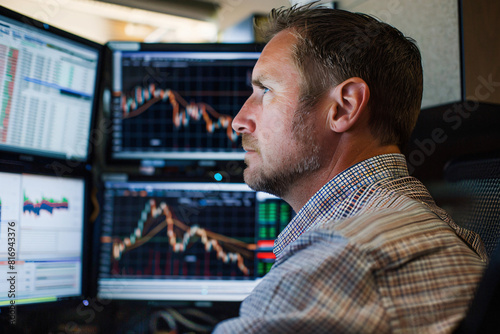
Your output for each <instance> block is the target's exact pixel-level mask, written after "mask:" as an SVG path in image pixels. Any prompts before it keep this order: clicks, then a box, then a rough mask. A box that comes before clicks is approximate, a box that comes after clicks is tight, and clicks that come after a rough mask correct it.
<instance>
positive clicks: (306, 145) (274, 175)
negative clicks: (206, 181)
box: [243, 112, 321, 198]
mask: <svg viewBox="0 0 500 334" xmlns="http://www.w3.org/2000/svg"><path fill="white" fill-rule="evenodd" d="M296 114H297V112H296ZM303 115H304V114H303V113H302V114H299V115H298V116H296V117H294V122H293V124H292V136H293V140H294V141H295V143H296V144H297V145H298V150H297V151H295V152H290V153H289V154H287V155H284V156H281V157H280V158H279V160H280V161H277V160H273V161H267V162H264V161H263V162H262V163H263V165H261V166H254V167H253V169H254V170H253V171H252V170H250V168H249V167H247V168H246V169H245V171H244V172H243V178H244V180H245V182H246V183H247V184H248V186H249V187H250V188H252V189H253V190H256V191H264V192H267V193H270V194H273V195H276V196H278V197H281V198H283V197H285V196H287V194H288V193H289V192H290V191H291V189H292V188H293V186H294V185H295V184H297V182H299V181H301V180H303V179H304V178H305V177H307V176H310V174H311V173H312V172H314V171H316V170H318V169H319V168H320V166H321V165H320V154H319V151H320V150H319V145H318V144H317V142H316V141H315V139H314V137H313V136H312V133H313V129H312V126H311V125H306V123H305V122H303V119H302V118H303ZM296 118H297V119H296ZM243 143H244V146H245V145H246V144H248V145H250V147H253V148H254V149H255V150H256V152H257V153H258V154H259V155H260V156H261V158H264V157H263V156H262V152H260V151H259V150H258V146H257V145H258V143H257V141H256V139H253V138H251V137H249V136H248V135H243ZM268 158H269V157H268ZM262 160H263V159H262ZM245 163H247V165H249V162H248V161H246V160H245ZM264 163H265V165H264Z"/></svg>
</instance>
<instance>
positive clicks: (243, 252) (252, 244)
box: [98, 181, 293, 301]
mask: <svg viewBox="0 0 500 334" xmlns="http://www.w3.org/2000/svg"><path fill="white" fill-rule="evenodd" d="M103 197H104V203H103V205H102V211H103V212H102V228H101V234H100V247H101V249H100V265H99V277H98V296H99V297H100V298H104V299H132V300H183V301H241V300H243V299H244V298H245V297H246V296H247V295H248V294H249V293H250V292H251V291H252V289H253V288H254V287H255V285H256V284H257V283H258V282H259V280H260V278H261V277H263V276H264V275H265V274H266V273H267V272H268V271H269V270H270V268H271V266H272V264H273V262H274V259H275V258H274V254H273V253H272V248H273V244H274V239H275V238H276V236H277V235H278V234H279V232H280V231H281V230H282V229H283V228H284V227H285V226H286V224H288V222H289V221H290V219H291V218H292V216H293V211H292V210H291V208H290V207H289V206H288V204H286V203H285V202H284V201H282V200H280V199H278V198H276V197H274V196H271V195H269V194H266V193H262V192H254V191H253V190H251V189H250V188H249V187H248V186H247V185H246V184H243V183H242V184H239V183H191V182H132V181H107V182H105V189H104V196H103Z"/></svg>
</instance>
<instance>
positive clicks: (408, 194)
mask: <svg viewBox="0 0 500 334" xmlns="http://www.w3.org/2000/svg"><path fill="white" fill-rule="evenodd" d="M274 253H275V254H276V256H277V259H276V262H275V264H274V266H273V268H272V269H271V271H270V272H269V273H268V274H267V275H266V276H265V277H264V278H263V280H262V282H261V283H260V284H259V285H258V286H257V287H256V288H255V289H254V290H253V291H252V293H251V294H250V296H248V297H247V298H246V299H245V300H244V301H243V303H242V304H241V308H240V317H238V318H234V319H230V320H227V321H225V322H222V323H221V324H219V325H218V327H217V328H216V330H215V332H217V333H407V332H410V333H448V332H451V331H452V330H453V329H454V328H455V327H456V325H458V323H459V321H460V320H461V319H462V318H463V317H464V316H465V312H466V310H467V306H468V303H469V301H470V300H471V298H472V297H473V294H474V291H475V288H476V285H477V284H478V282H479V280H480V278H481V276H482V273H483V270H484V268H485V265H486V262H487V256H486V253H485V250H484V246H483V244H482V242H481V240H480V239H479V237H478V236H477V235H476V234H474V233H472V232H470V231H468V230H465V229H463V228H460V227H459V226H458V225H456V224H455V223H454V222H453V221H452V220H451V218H450V217H449V216H448V215H447V214H446V212H445V211H443V210H442V209H440V208H439V207H437V206H436V205H435V203H434V201H433V200H432V198H431V196H430V195H429V193H428V191H427V190H426V189H425V187H424V186H423V185H422V183H420V182H419V181H418V180H416V179H415V178H413V177H410V176H408V171H407V167H406V162H405V159H404V156H403V155H401V154H387V155H381V156H377V157H374V158H371V159H368V160H365V161H363V162H361V163H358V164H356V165H354V166H352V167H350V168H349V169H347V170H345V171H343V172H342V173H340V174H338V175H337V176H336V177H335V178H333V179H332V180H331V181H330V182H328V183H327V184H326V185H324V186H323V188H321V189H320V190H319V191H318V192H317V193H316V194H315V195H314V196H313V197H312V198H311V199H310V200H309V201H308V203H307V204H306V205H305V206H304V207H303V208H302V209H301V210H300V211H299V212H298V213H297V215H296V216H295V218H294V219H293V220H292V221H291V222H290V223H289V224H288V226H287V227H286V228H285V230H283V232H282V233H281V234H280V235H279V236H278V238H277V239H276V241H275V247H274Z"/></svg>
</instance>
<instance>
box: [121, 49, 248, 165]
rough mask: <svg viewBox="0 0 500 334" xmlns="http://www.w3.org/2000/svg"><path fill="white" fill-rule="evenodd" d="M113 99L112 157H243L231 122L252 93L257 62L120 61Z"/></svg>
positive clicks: (135, 59) (239, 142)
mask: <svg viewBox="0 0 500 334" xmlns="http://www.w3.org/2000/svg"><path fill="white" fill-rule="evenodd" d="M122 64H124V65H123V66H122V68H121V72H120V73H121V82H120V85H119V86H120V89H119V90H114V91H113V94H112V114H113V118H114V124H115V130H114V133H113V152H114V153H113V154H115V155H119V154H122V156H127V154H129V155H132V156H134V155H137V154H140V153H146V154H149V157H159V158H163V157H167V156H168V155H169V154H175V153H181V154H187V155H189V154H200V153H201V154H203V153H205V154H218V153H240V154H241V153H242V150H241V140H240V138H239V137H240V136H239V134H238V133H236V132H235V131H234V130H233V129H232V127H231V124H232V120H233V118H234V116H235V115H236V114H237V113H238V111H239V110H240V108H241V107H242V105H243V104H244V102H245V100H246V99H247V98H248V97H249V96H250V94H251V85H250V81H251V71H252V67H253V65H254V64H255V60H254V59H251V60H247V61H239V62H236V61H234V62H227V61H225V62H221V61H199V60H198V61H189V60H185V61H182V62H178V61H177V62H173V61H157V62H155V63H154V72H153V74H152V73H151V71H152V70H151V68H152V66H153V65H151V64H152V61H151V60H150V59H142V60H138V59H137V58H134V61H127V60H126V59H124V60H123V61H122Z"/></svg>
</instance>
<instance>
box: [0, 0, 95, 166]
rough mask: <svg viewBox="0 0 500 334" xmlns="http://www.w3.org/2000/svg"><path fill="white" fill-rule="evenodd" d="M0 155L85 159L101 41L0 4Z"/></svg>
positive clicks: (7, 156)
mask: <svg viewBox="0 0 500 334" xmlns="http://www.w3.org/2000/svg"><path fill="white" fill-rule="evenodd" d="M0 35H1V38H0V80H1V84H0V96H1V97H2V98H1V101H2V103H1V105H0V151H3V152H2V158H6V159H14V160H24V161H26V160H28V161H36V160H37V158H40V157H42V161H43V157H45V158H50V159H71V160H74V161H83V162H86V161H87V160H88V157H89V151H90V149H89V142H90V141H89V136H90V133H91V126H92V121H93V115H94V110H95V107H96V102H97V101H96V100H97V92H98V82H99V73H100V69H99V64H100V54H101V51H102V46H101V45H99V44H97V43H93V42H91V41H88V40H86V39H83V38H80V37H78V36H75V35H72V34H70V33H67V32H65V31H62V30H60V29H57V28H54V27H52V26H49V25H48V24H44V23H42V22H38V21H36V20H33V19H31V18H28V17H25V16H23V15H21V14H18V13H16V12H13V11H11V10H8V9H6V8H3V7H0Z"/></svg>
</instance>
